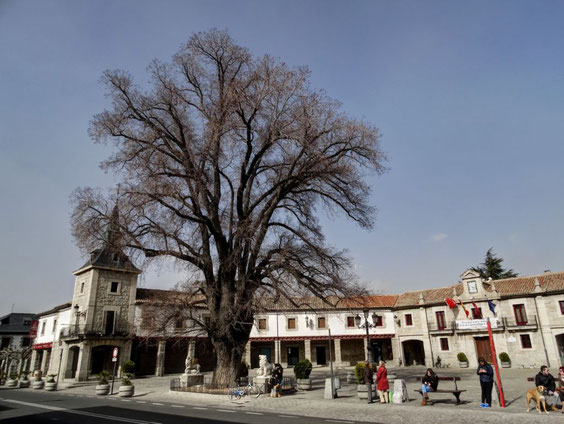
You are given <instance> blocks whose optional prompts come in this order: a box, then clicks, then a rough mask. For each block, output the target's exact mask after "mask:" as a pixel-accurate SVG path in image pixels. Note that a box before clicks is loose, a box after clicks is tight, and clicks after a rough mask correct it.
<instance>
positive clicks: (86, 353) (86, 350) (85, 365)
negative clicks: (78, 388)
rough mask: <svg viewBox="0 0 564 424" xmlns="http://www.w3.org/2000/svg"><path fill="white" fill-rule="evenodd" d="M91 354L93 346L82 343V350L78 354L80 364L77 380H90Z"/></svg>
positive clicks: (78, 365)
mask: <svg viewBox="0 0 564 424" xmlns="http://www.w3.org/2000/svg"><path fill="white" fill-rule="evenodd" d="M90 354H91V346H90V344H88V343H82V344H81V345H80V352H79V354H78V364H77V367H76V375H75V378H74V379H75V380H76V381H86V380H88V369H89V367H90Z"/></svg>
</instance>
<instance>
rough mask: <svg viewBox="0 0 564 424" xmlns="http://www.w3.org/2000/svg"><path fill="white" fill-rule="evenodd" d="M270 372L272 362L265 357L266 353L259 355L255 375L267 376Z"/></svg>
mask: <svg viewBox="0 0 564 424" xmlns="http://www.w3.org/2000/svg"><path fill="white" fill-rule="evenodd" d="M271 373H272V364H271V363H270V362H268V359H266V355H259V369H258V371H257V377H261V376H264V377H266V376H269V375H270V374H271Z"/></svg>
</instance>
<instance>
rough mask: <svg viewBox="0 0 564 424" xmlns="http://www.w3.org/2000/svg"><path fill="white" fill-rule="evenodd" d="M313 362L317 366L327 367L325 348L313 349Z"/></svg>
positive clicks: (317, 347)
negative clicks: (314, 361)
mask: <svg viewBox="0 0 564 424" xmlns="http://www.w3.org/2000/svg"><path fill="white" fill-rule="evenodd" d="M315 360H316V361H317V365H327V355H326V354H325V346H316V347H315Z"/></svg>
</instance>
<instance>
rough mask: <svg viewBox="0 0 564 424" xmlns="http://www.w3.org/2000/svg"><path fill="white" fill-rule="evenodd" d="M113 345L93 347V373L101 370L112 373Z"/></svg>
mask: <svg viewBox="0 0 564 424" xmlns="http://www.w3.org/2000/svg"><path fill="white" fill-rule="evenodd" d="M113 350H114V347H113V346H107V345H105V346H96V347H93V348H92V371H91V374H99V373H100V372H101V371H108V372H109V373H112V371H113V362H112V352H113Z"/></svg>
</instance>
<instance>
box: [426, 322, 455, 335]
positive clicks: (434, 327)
mask: <svg viewBox="0 0 564 424" xmlns="http://www.w3.org/2000/svg"><path fill="white" fill-rule="evenodd" d="M428 329H429V334H453V333H454V322H452V321H450V322H445V323H443V324H442V325H439V324H438V323H436V322H429V323H428Z"/></svg>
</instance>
